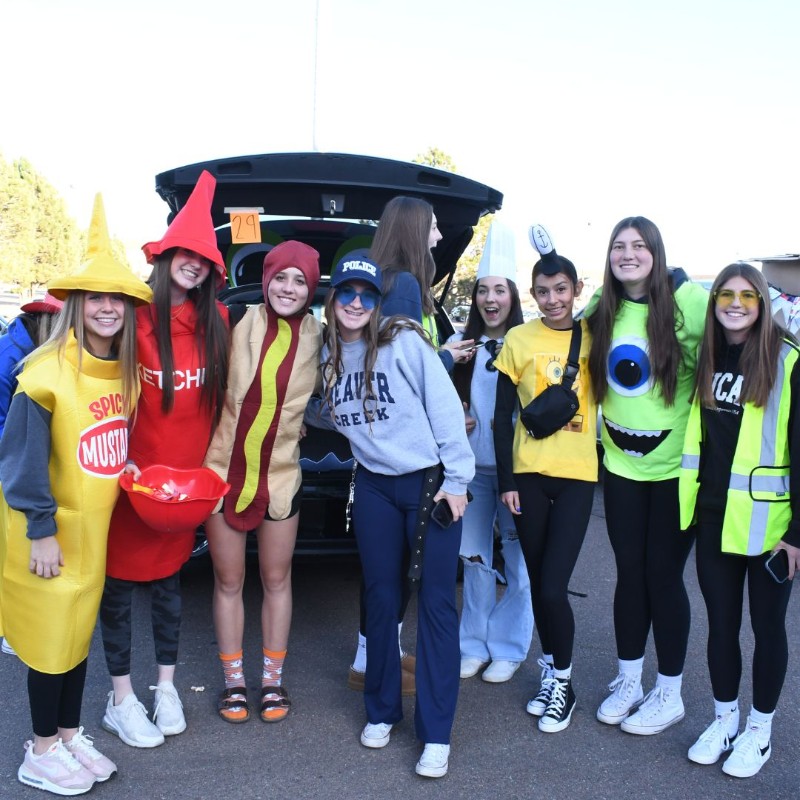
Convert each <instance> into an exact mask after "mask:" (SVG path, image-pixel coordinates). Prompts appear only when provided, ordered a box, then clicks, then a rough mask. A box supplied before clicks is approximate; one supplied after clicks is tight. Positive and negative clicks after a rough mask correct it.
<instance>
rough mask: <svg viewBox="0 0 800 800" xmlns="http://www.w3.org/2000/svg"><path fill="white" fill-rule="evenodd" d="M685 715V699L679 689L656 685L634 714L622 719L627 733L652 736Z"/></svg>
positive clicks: (622, 726)
mask: <svg viewBox="0 0 800 800" xmlns="http://www.w3.org/2000/svg"><path fill="white" fill-rule="evenodd" d="M683 717H684V710H683V700H682V699H681V695H680V692H679V691H675V690H674V689H669V688H665V687H663V686H656V688H655V689H653V691H652V692H650V693H649V694H648V695H647V697H645V699H644V700H643V701H642V704H641V705H640V706H639V708H638V710H636V711H635V712H634V713H633V714H631V715H630V716H629V717H627V718H626V719H624V720H623V721H622V724H621V725H620V728H622V730H623V731H625V733H635V734H637V735H639V736H650V735H652V734H654V733H661V731H664V730H666V729H667V728H669V726H670V725H674V724H675V723H676V722H680V721H681V720H682V719H683Z"/></svg>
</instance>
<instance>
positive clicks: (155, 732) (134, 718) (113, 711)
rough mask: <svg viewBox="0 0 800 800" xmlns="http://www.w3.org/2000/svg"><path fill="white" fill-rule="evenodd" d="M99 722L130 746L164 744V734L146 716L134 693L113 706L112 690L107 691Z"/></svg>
mask: <svg viewBox="0 0 800 800" xmlns="http://www.w3.org/2000/svg"><path fill="white" fill-rule="evenodd" d="M101 724H102V726H103V727H104V728H105V729H106V730H107V731H108V732H109V733H115V734H116V735H117V736H119V738H120V739H122V741H123V742H125V744H128V745H130V746H131V747H158V746H159V745H160V744H164V734H163V733H161V731H160V730H159V729H158V728H157V727H156V726H155V725H153V723H152V722H150V720H149V719H148V718H147V711H145V708H144V706H143V705H142V704H141V703H140V702H139V701H138V700H137V699H136V695H135V694H129V695H128V696H127V697H126V698H125V699H124V700H123V701H122V702H121V703H120V704H119V705H118V706H115V705H114V692H109V693H108V704H107V705H106V713H105V715H104V716H103V722H102V723H101Z"/></svg>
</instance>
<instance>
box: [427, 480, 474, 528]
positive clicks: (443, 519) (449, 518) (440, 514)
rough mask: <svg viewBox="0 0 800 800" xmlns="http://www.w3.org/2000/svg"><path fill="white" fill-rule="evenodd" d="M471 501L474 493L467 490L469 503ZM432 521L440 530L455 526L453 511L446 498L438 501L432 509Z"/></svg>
mask: <svg viewBox="0 0 800 800" xmlns="http://www.w3.org/2000/svg"><path fill="white" fill-rule="evenodd" d="M471 500H472V492H470V491H469V489H467V502H468V503H469V502H471ZM431 519H432V520H433V521H434V522H435V523H436V524H437V525H438V526H439V527H440V528H449V527H450V526H451V525H452V524H453V511H452V509H451V508H450V503H448V502H447V498H446V497H443V498H442V499H441V500H437V501H436V505H435V506H434V507H433V508H432V509H431Z"/></svg>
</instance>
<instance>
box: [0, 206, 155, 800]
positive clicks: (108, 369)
mask: <svg viewBox="0 0 800 800" xmlns="http://www.w3.org/2000/svg"><path fill="white" fill-rule="evenodd" d="M49 288H50V292H51V293H52V294H53V295H54V296H55V297H56V298H58V299H61V300H64V301H65V303H64V308H63V310H62V312H61V314H60V315H59V317H58V319H57V321H56V324H55V326H54V328H53V332H52V334H51V336H50V338H49V339H48V341H47V342H46V343H45V344H44V345H43V346H42V347H41V348H39V349H38V350H35V351H34V352H33V353H31V355H30V356H28V357H27V359H26V360H25V368H24V370H23V372H22V374H21V375H20V376H19V390H18V391H17V394H16V395H15V396H14V399H13V401H12V403H11V408H10V410H9V414H8V421H7V424H6V430H5V433H4V435H3V439H2V442H0V480H2V484H3V491H4V493H5V499H6V502H7V503H8V506H9V507H10V512H9V526H8V551H7V554H6V559H5V564H4V565H3V577H2V581H1V582H0V603H2V608H3V612H4V614H3V619H4V623H5V634H6V636H7V637H8V639H9V641H10V643H11V645H12V646H13V648H14V649H15V650H16V652H17V655H18V656H19V657H20V658H21V659H22V661H23V662H25V664H27V665H28V668H29V669H28V697H29V701H30V707H31V718H32V722H33V733H34V738H33V741H32V742H28V743H27V745H26V753H25V759H24V761H23V763H22V765H21V766H20V768H19V771H18V773H17V776H18V778H19V780H20V781H21V782H22V783H25V784H28V785H30V786H35V787H38V788H40V789H45V790H47V791H50V792H53V793H55V794H68V795H72V794H82V793H83V792H87V791H89V789H91V787H92V785H93V784H94V782H95V781H104V780H107V779H108V778H110V777H111V775H112V774H113V773H114V772H115V771H116V767H115V765H114V764H113V763H112V762H111V761H110V760H109V759H108V758H106V757H105V756H103V755H101V754H100V753H99V752H98V751H97V750H96V749H95V747H94V746H93V744H92V741H91V739H90V738H89V737H87V736H85V735H84V734H83V728H82V727H81V726H80V713H81V703H82V699H83V687H84V682H85V678H86V664H87V656H88V653H89V644H90V642H91V638H92V631H93V630H94V625H95V621H96V619H97V610H98V607H99V605H100V596H101V593H102V589H103V579H104V577H105V561H106V558H105V556H106V537H107V534H108V523H109V520H110V518H111V512H112V510H113V508H114V502H115V500H116V498H117V493H118V491H119V483H118V477H119V474H120V472H121V471H122V469H123V467H124V465H125V460H126V457H127V434H128V418H129V416H130V415H131V411H132V409H133V406H134V403H135V401H136V393H137V389H138V382H137V376H136V334H135V318H134V313H133V306H134V304H145V303H149V302H150V301H151V299H152V292H151V291H150V289H149V287H148V286H147V285H145V284H144V283H142V282H141V281H140V280H138V279H137V278H135V277H134V275H133V274H132V273H131V272H130V270H128V269H127V268H125V267H123V266H122V265H121V264H119V263H118V262H117V261H116V259H115V258H114V256H113V254H112V252H111V247H110V243H109V240H108V233H107V230H106V223H105V215H104V212H103V206H102V201H101V200H100V196H99V195H98V197H97V200H96V202H95V208H94V215H93V217H92V225H91V228H90V230H89V251H88V258H87V261H86V263H85V266H84V269H83V270H82V271H81V272H80V273H78V274H77V275H74V276H72V277H68V278H61V279H58V280H55V281H53V282H52V283H51V284H50V287H49Z"/></svg>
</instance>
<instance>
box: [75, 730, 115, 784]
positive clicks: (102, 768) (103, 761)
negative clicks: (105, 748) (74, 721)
mask: <svg viewBox="0 0 800 800" xmlns="http://www.w3.org/2000/svg"><path fill="white" fill-rule="evenodd" d="M64 747H66V748H67V750H68V751H69V752H70V754H71V755H72V757H73V758H74V759H75V760H76V761H77V762H78V763H79V764H80V765H81V766H83V767H85V768H86V769H88V770H89V772H91V773H92V775H94V779H95V780H96V781H97V782H98V783H103V781H107V780H108V779H109V778H110V777H111V776H112V775H113V774H114V773H115V772H116V771H117V765H116V764H115V763H114V762H113V761H112V760H111V759H110V758H107V757H106V756H104V755H103V754H102V753H101V752H100V751H99V750H98V749H97V748H96V747H95V746H94V742H93V740H92V737H91V736H87V735H86V734H85V733H84V732H83V726H81V727H80V728H78V732H77V733H76V734H75V735H74V736H73V737H72V739H70V741H68V742H66V743H65V744H64Z"/></svg>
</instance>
